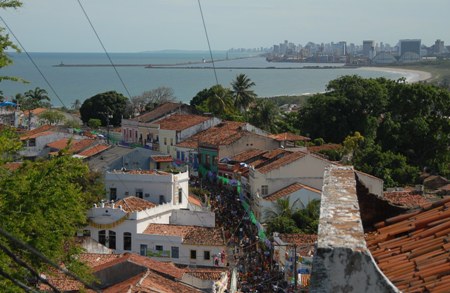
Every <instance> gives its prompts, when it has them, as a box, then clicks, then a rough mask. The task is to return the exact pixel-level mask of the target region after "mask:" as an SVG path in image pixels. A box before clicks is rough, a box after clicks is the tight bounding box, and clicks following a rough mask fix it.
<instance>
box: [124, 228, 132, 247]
mask: <svg viewBox="0 0 450 293" xmlns="http://www.w3.org/2000/svg"><path fill="white" fill-rule="evenodd" d="M123 250H131V233H130V232H125V233H123Z"/></svg>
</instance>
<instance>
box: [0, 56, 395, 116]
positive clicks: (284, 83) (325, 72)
mask: <svg viewBox="0 0 450 293" xmlns="http://www.w3.org/2000/svg"><path fill="white" fill-rule="evenodd" d="M109 55H110V58H111V60H112V61H113V63H114V64H115V65H117V66H116V70H117V72H118V73H119V75H120V77H121V79H122V81H123V83H124V84H125V87H126V89H127V90H128V91H127V90H126V89H125V87H124V86H123V84H122V82H121V80H120V79H119V77H118V76H117V74H116V72H115V70H114V68H113V67H112V66H108V65H110V62H109V59H108V57H107V56H106V54H104V53H30V56H31V57H32V59H33V61H34V63H35V64H36V65H37V67H38V68H39V70H40V71H41V72H42V74H43V75H44V77H45V79H46V80H47V81H48V82H49V83H50V85H51V87H49V86H48V85H47V83H46V82H45V80H44V78H43V77H42V76H41V74H40V73H39V71H38V70H37V69H36V67H35V66H34V65H33V63H32V62H31V61H30V59H29V58H28V57H27V55H26V54H25V53H19V54H18V53H10V56H11V58H12V59H13V62H14V63H13V65H11V66H7V67H4V68H1V69H0V75H1V76H17V77H21V78H23V79H25V80H27V81H28V83H26V84H23V83H19V82H12V81H2V82H1V83H0V90H1V91H2V92H3V95H4V96H5V97H7V98H8V99H11V98H12V97H14V96H15V95H16V94H17V93H24V92H26V91H28V90H30V89H34V88H36V87H40V88H43V89H45V90H47V92H48V93H49V96H50V98H51V103H52V104H53V105H54V106H56V107H58V106H66V107H69V108H70V107H71V105H72V103H73V102H74V101H75V100H76V99H79V100H80V101H84V100H85V99H87V98H90V97H92V96H94V95H96V94H98V93H102V92H106V91H110V90H115V91H118V92H120V93H122V94H124V95H125V96H131V97H132V96H137V95H140V94H141V93H143V92H144V91H148V90H151V89H154V88H157V87H160V86H165V87H170V88H172V89H173V90H174V93H175V96H176V97H177V99H178V100H179V101H182V102H185V103H188V102H189V101H190V100H191V99H192V98H193V97H194V96H195V95H196V94H197V93H198V92H199V91H201V90H203V89H204V88H209V87H211V86H213V85H215V84H216V80H215V75H214V72H213V70H212V67H211V63H208V62H207V60H210V59H211V58H210V55H209V53H208V52H190V51H188V52H183V51H167V52H166V51H163V52H146V53H110V54H109ZM213 57H214V60H217V61H215V66H216V68H217V70H216V73H217V79H218V81H219V83H220V84H221V85H223V86H225V87H230V83H231V82H232V81H233V80H234V78H235V77H236V76H237V75H238V74H240V73H244V74H246V75H247V76H248V77H249V78H250V79H251V80H252V81H253V82H255V86H254V88H253V90H254V91H255V93H256V94H257V95H258V96H259V97H272V96H279V95H297V94H305V93H317V92H323V91H325V89H326V85H327V83H328V82H329V81H330V80H333V79H335V78H338V77H339V76H342V75H352V74H356V75H360V76H362V77H366V78H369V77H381V76H383V77H386V78H390V79H398V78H400V77H401V76H402V74H401V73H396V72H383V71H378V70H377V71H371V70H367V69H358V68H343V64H329V63H328V64H317V63H313V64H311V63H270V62H267V61H266V60H265V58H263V57H255V56H251V55H250V54H244V53H240V54H237V53H236V54H228V55H227V53H226V52H225V51H224V52H215V53H214V55H213ZM227 57H228V60H226V58H227ZM245 57H249V58H245ZM235 58H236V59H235ZM203 60H205V61H206V62H204V61H203ZM60 64H63V65H66V66H56V65H60ZM161 64H163V65H174V64H179V66H174V67H171V68H167V67H162V68H160V67H158V68H157V66H158V65H161ZM68 65H84V66H68ZM94 65H103V66H94ZM105 65H106V66H105ZM123 65H129V66H123ZM144 65H152V67H150V68H146V67H145V66H144ZM314 66H320V67H324V66H333V67H339V68H321V69H317V68H311V67H314ZM302 67H303V68H302ZM304 67H307V68H304ZM51 88H53V89H54V91H55V92H56V94H55V93H54V92H53V90H52V89H51ZM58 97H59V99H58Z"/></svg>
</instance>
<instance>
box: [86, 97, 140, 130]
mask: <svg viewBox="0 0 450 293" xmlns="http://www.w3.org/2000/svg"><path fill="white" fill-rule="evenodd" d="M128 105H129V100H128V99H127V98H126V97H125V96H124V95H122V94H120V93H118V92H116V91H109V92H104V93H101V94H97V95H95V96H93V97H91V98H89V99H87V100H85V101H84V102H83V104H82V105H81V108H80V115H81V120H82V121H83V123H88V121H89V119H92V118H95V119H100V120H101V121H102V125H103V126H106V125H107V119H109V124H110V125H114V126H119V125H120V123H121V121H122V117H124V118H127V117H129V116H130V114H131V113H130V112H129V109H130V107H129V106H128ZM108 116H109V118H108Z"/></svg>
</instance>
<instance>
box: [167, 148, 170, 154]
mask: <svg viewBox="0 0 450 293" xmlns="http://www.w3.org/2000/svg"><path fill="white" fill-rule="evenodd" d="M167 153H168V154H169V153H170V146H167Z"/></svg>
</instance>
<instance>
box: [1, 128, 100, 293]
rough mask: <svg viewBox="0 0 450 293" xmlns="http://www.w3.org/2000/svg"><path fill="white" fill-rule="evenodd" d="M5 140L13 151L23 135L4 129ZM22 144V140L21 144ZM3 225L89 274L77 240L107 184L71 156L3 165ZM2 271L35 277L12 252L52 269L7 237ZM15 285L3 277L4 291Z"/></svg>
mask: <svg viewBox="0 0 450 293" xmlns="http://www.w3.org/2000/svg"><path fill="white" fill-rule="evenodd" d="M0 140H1V141H7V142H9V146H12V147H8V148H7V149H6V151H8V152H14V150H17V147H16V146H17V142H19V141H18V139H17V138H14V137H10V136H9V134H8V132H5V131H3V130H2V131H1V132H0ZM19 143H20V142H19ZM2 151H3V150H2ZM0 190H2V192H1V193H0V225H1V228H2V229H3V230H5V231H7V232H8V233H10V234H12V235H14V237H16V238H18V239H20V240H22V241H23V242H25V243H27V244H28V245H31V246H32V247H34V248H35V249H37V250H38V251H40V252H41V253H42V254H43V255H45V256H46V257H47V258H49V259H50V260H52V261H54V262H56V263H64V264H65V266H66V267H67V268H68V269H69V270H74V272H75V273H76V274H78V275H80V276H83V277H87V276H88V274H87V272H88V271H87V268H86V267H85V266H83V265H81V264H80V263H79V262H78V261H77V258H76V255H77V253H79V252H81V251H80V249H79V248H78V246H77V245H76V244H75V243H74V236H75V235H76V232H77V231H78V230H79V229H81V228H82V227H84V226H85V225H86V211H87V209H88V208H89V207H90V206H91V204H92V203H93V202H96V201H97V200H98V198H97V196H98V195H99V194H102V191H103V188H102V185H101V184H100V181H99V175H98V174H91V173H90V172H89V169H88V167H87V165H85V164H84V163H83V162H82V161H81V160H79V159H76V158H72V157H70V156H64V155H61V156H58V157H55V158H52V159H50V160H46V161H37V162H25V163H23V165H22V166H21V167H20V168H19V169H18V170H15V171H11V170H9V169H7V168H6V167H5V165H4V164H0ZM0 244H1V246H2V247H3V249H2V250H1V251H0V269H1V270H2V271H4V272H6V273H7V274H9V275H10V276H12V277H13V278H15V279H17V280H20V281H21V282H23V283H24V284H30V283H29V282H30V281H31V280H33V279H35V278H33V276H32V275H31V273H30V272H29V271H28V270H26V269H24V268H23V267H22V266H20V265H17V263H15V262H14V261H13V259H12V258H11V257H9V256H7V255H6V254H5V253H4V250H6V249H7V250H10V251H11V252H12V253H13V254H14V255H15V256H16V257H19V258H20V259H22V260H23V261H25V262H26V263H28V264H29V265H30V266H32V267H33V268H34V269H35V270H36V271H38V272H44V273H45V272H46V270H47V269H48V267H46V265H44V264H43V262H42V260H41V259H39V258H38V257H36V255H34V254H32V253H30V252H29V251H27V250H24V249H21V248H19V247H18V246H17V245H15V244H14V243H12V242H11V241H9V240H8V239H7V238H5V237H3V236H1V237H0ZM11 288H14V286H13V284H12V283H11V282H10V281H9V280H6V279H1V280H0V291H2V292H6V291H8V292H10V291H11V290H13V289H11Z"/></svg>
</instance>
